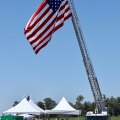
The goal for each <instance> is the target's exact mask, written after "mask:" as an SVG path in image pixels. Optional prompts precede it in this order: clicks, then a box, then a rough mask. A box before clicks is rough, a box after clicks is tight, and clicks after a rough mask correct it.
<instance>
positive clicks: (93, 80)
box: [68, 0, 104, 113]
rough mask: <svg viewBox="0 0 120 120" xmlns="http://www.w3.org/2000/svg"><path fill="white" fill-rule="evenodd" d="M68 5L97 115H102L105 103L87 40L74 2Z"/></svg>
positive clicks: (70, 0)
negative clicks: (89, 53)
mask: <svg viewBox="0 0 120 120" xmlns="http://www.w3.org/2000/svg"><path fill="white" fill-rule="evenodd" d="M68 3H69V6H70V9H71V12H72V23H73V26H74V30H75V33H76V36H77V40H78V44H79V47H80V51H81V54H82V57H83V62H84V65H85V69H86V72H87V76H88V80H89V83H90V87H91V90H92V93H93V96H94V99H95V102H96V108H97V113H101V111H103V110H104V102H103V99H102V94H101V91H100V87H99V84H98V80H97V77H96V75H95V72H94V68H93V65H92V62H91V60H90V57H89V55H88V51H87V47H86V44H85V40H84V37H83V33H82V30H81V27H80V23H79V19H78V16H77V13H76V10H75V6H74V3H73V0H68Z"/></svg>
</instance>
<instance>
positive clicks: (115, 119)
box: [50, 116, 120, 120]
mask: <svg viewBox="0 0 120 120" xmlns="http://www.w3.org/2000/svg"><path fill="white" fill-rule="evenodd" d="M62 119H64V120H66V118H64V117H60V118H59V120H62ZM50 120H56V119H55V118H50ZM68 120H78V117H69V118H68ZM79 120H85V117H80V119H79ZM111 120H120V116H113V117H111Z"/></svg>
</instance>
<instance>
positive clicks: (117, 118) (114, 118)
mask: <svg viewBox="0 0 120 120" xmlns="http://www.w3.org/2000/svg"><path fill="white" fill-rule="evenodd" d="M111 120H120V116H114V117H111Z"/></svg>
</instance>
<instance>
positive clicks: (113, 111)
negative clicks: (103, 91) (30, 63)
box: [13, 95, 120, 116]
mask: <svg viewBox="0 0 120 120" xmlns="http://www.w3.org/2000/svg"><path fill="white" fill-rule="evenodd" d="M103 98H104V101H105V107H106V108H107V111H108V114H110V115H111V116H118V115H120V97H116V98H114V97H113V96H111V97H110V98H107V97H106V96H105V95H103ZM29 99H30V96H28V97H27V100H28V101H29ZM18 103H19V101H14V103H13V106H15V105H17V104H18ZM36 104H37V105H38V106H39V107H40V108H42V109H43V110H50V109H53V108H54V107H55V106H56V105H57V104H58V103H57V102H56V101H55V100H53V99H52V98H50V97H47V98H45V99H44V100H43V101H38V102H37V103H36ZM69 104H70V105H71V106H72V107H74V108H75V109H77V110H82V116H85V115H86V113H87V112H88V111H93V112H94V111H95V107H96V104H95V102H90V101H84V97H83V96H82V95H79V96H77V97H76V101H75V103H72V102H69Z"/></svg>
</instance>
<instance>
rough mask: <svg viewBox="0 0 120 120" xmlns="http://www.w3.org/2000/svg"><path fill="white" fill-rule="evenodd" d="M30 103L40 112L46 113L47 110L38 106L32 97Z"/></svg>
mask: <svg viewBox="0 0 120 120" xmlns="http://www.w3.org/2000/svg"><path fill="white" fill-rule="evenodd" d="M29 103H30V104H31V105H32V107H34V108H35V109H37V110H38V111H39V112H40V113H45V111H44V110H43V109H41V108H40V107H39V106H37V105H36V104H35V103H34V102H33V100H32V99H30V100H29Z"/></svg>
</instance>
